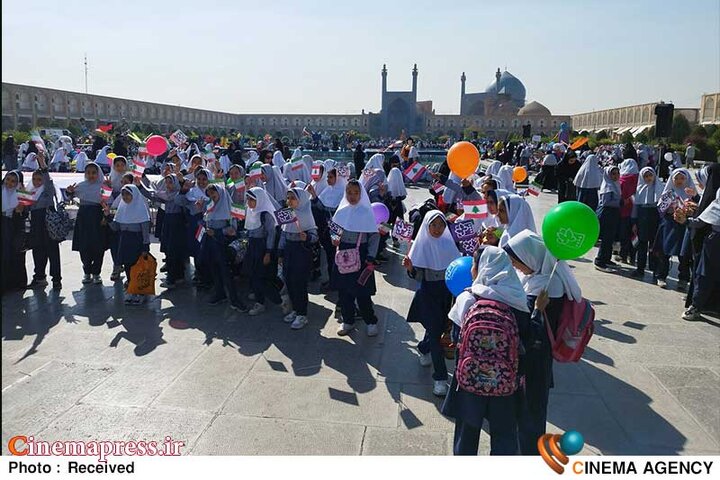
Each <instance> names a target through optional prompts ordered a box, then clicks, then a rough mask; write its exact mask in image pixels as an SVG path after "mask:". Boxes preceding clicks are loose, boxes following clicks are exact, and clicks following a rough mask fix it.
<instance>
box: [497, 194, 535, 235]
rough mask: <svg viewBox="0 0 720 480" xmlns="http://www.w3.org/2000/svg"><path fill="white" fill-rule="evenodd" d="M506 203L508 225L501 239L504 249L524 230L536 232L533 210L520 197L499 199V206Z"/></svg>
mask: <svg viewBox="0 0 720 480" xmlns="http://www.w3.org/2000/svg"><path fill="white" fill-rule="evenodd" d="M500 202H505V207H506V208H507V215H508V222H509V223H508V224H507V225H505V226H504V228H505V230H503V233H502V236H501V237H500V246H501V247H504V246H505V245H506V244H507V243H508V241H509V240H510V239H511V238H512V237H514V236H515V235H517V234H518V233H520V232H522V231H523V230H532V231H533V232H534V231H535V217H533V213H532V209H531V208H530V204H528V203H527V202H526V201H525V199H524V198H522V197H521V196H520V195H513V194H511V195H505V196H504V197H501V198H499V199H498V204H499V203H500Z"/></svg>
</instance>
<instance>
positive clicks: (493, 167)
mask: <svg viewBox="0 0 720 480" xmlns="http://www.w3.org/2000/svg"><path fill="white" fill-rule="evenodd" d="M502 166H503V165H502V162H501V161H500V160H493V161H492V163H491V164H490V165H489V166H488V168H487V170H485V175H487V176H489V177H494V176H495V175H497V173H498V172H499V171H500V168H501V167H502Z"/></svg>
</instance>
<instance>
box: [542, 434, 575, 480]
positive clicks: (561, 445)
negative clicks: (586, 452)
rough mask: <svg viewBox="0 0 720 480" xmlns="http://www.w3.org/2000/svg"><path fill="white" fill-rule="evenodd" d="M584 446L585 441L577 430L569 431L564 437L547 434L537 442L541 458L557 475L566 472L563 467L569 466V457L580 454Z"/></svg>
mask: <svg viewBox="0 0 720 480" xmlns="http://www.w3.org/2000/svg"><path fill="white" fill-rule="evenodd" d="M583 445H585V439H584V438H583V436H582V434H581V433H580V432H578V431H575V430H568V431H567V432H565V433H564V434H562V435H558V434H552V433H546V434H545V435H543V436H542V437H540V438H538V441H537V446H538V451H539V452H540V456H541V457H542V458H543V460H545V463H547V464H548V466H549V467H550V468H552V469H553V470H555V473H557V474H562V473H563V472H564V471H565V467H564V466H563V465H567V464H568V462H569V461H570V458H569V455H575V454H576V453H578V452H580V450H582V448H583Z"/></svg>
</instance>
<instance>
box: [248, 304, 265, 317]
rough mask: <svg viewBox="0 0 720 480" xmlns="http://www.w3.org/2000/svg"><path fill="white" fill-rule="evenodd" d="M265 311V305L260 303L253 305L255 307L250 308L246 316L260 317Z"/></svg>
mask: <svg viewBox="0 0 720 480" xmlns="http://www.w3.org/2000/svg"><path fill="white" fill-rule="evenodd" d="M264 311H265V305H263V304H262V303H255V305H253V306H252V308H251V309H250V311H249V312H248V315H260V314H261V313H263V312H264Z"/></svg>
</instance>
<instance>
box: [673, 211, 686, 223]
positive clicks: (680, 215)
mask: <svg viewBox="0 0 720 480" xmlns="http://www.w3.org/2000/svg"><path fill="white" fill-rule="evenodd" d="M673 220H675V221H676V222H677V223H680V224H683V223H685V222H686V221H687V215H686V214H685V211H684V210H683V209H681V208H676V209H675V212H673Z"/></svg>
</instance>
